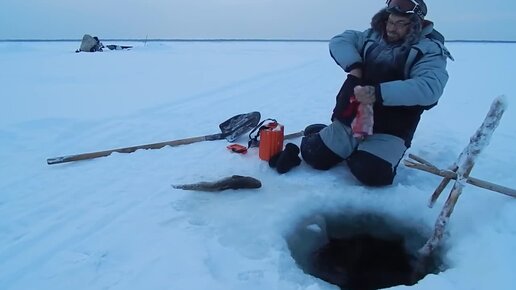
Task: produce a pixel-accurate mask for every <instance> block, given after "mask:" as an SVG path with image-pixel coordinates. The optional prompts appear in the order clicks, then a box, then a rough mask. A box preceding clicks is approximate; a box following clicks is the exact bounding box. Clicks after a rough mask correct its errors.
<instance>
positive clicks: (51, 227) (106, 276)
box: [0, 42, 516, 290]
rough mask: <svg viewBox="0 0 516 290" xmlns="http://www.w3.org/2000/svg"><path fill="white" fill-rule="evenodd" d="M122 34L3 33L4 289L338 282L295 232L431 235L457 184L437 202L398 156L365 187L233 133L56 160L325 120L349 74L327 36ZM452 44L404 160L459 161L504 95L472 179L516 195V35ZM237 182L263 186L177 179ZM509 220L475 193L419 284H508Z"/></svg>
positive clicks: (0, 203)
mask: <svg viewBox="0 0 516 290" xmlns="http://www.w3.org/2000/svg"><path fill="white" fill-rule="evenodd" d="M105 44H109V43H105ZM115 44H129V45H134V48H133V49H132V50H130V51H106V52H102V53H79V54H76V53H74V50H75V49H77V48H78V46H79V43H77V42H0V63H1V64H2V65H1V67H2V69H1V70H0V88H1V96H2V97H1V106H0V289H5V290H8V289H9V290H18V289H20V290H21V289H53V290H57V289H67V290H68V289H76V290H81V289H123V290H128V289H224V290H227V289H282V290H287V289H308V290H316V289H337V287H336V286H334V285H331V284H328V283H326V282H324V281H322V280H320V279H317V278H315V277H312V276H310V275H307V274H305V273H303V271H302V270H301V269H300V268H299V267H298V266H297V265H296V262H295V260H294V259H293V258H292V256H291V253H290V250H289V248H288V244H287V240H288V238H289V237H291V236H292V235H293V234H295V232H296V229H297V228H298V227H299V225H300V224H303V223H304V222H306V221H307V220H310V219H311V218H314V217H317V216H318V215H321V214H322V215H332V214H333V215H346V214H350V215H353V214H359V213H375V214H377V215H380V216H385V217H386V218H389V219H392V220H396V221H398V222H399V223H400V227H402V226H410V227H413V228H415V229H416V230H418V231H421V232H423V233H427V234H429V233H430V232H431V231H432V230H433V226H434V222H435V220H436V218H437V216H438V214H439V212H440V210H441V208H442V206H443V204H444V201H445V199H446V195H447V193H448V191H449V188H450V187H448V189H447V190H445V192H444V193H443V196H442V197H441V198H440V199H439V200H438V202H437V204H436V205H435V207H434V208H432V209H430V208H428V207H427V203H428V199H429V198H430V195H431V193H432V192H433V190H434V189H435V188H436V187H437V185H438V184H439V182H440V180H441V179H440V178H439V177H436V176H433V175H431V174H428V173H425V172H422V171H417V170H413V169H409V168H407V167H404V166H403V165H400V167H399V169H398V175H397V177H396V179H395V184H394V185H392V186H388V187H384V188H368V187H363V186H361V185H360V184H358V182H357V181H355V180H354V179H353V177H352V176H351V174H350V173H349V171H348V169H347V168H346V166H345V165H341V166H338V167H336V168H334V169H332V170H330V171H328V172H321V171H315V170H313V169H311V168H310V167H309V166H307V165H306V164H305V163H302V164H301V166H299V167H296V168H294V169H293V170H292V171H290V172H288V173H286V174H284V175H279V174H278V173H277V172H275V171H274V170H272V169H271V168H269V166H268V164H267V163H266V162H264V161H261V160H259V158H258V152H257V150H256V149H251V150H249V152H248V154H246V155H241V154H234V153H231V152H229V151H228V150H227V149H226V146H227V145H228V143H227V142H226V141H224V140H222V141H210V142H201V143H195V144H190V145H185V146H179V147H165V148H162V149H160V150H139V151H136V152H134V153H131V154H120V153H115V154H112V155H111V156H109V157H103V158H98V159H93V160H88V161H78V162H71V163H66V164H59V165H52V166H49V165H47V164H46V159H47V158H50V157H57V156H63V155H69V154H76V153H84V152H92V151H100V150H106V149H112V148H119V147H127V146H131V145H139V144H147V143H154V142H160V141H167V140H174V139H182V138H187V137H194V136H202V135H207V134H214V133H217V132H218V124H220V123H221V122H223V121H224V120H226V119H228V118H229V117H231V116H234V115H236V114H240V113H246V112H251V111H259V112H261V114H262V118H275V119H277V120H278V121H279V122H280V123H281V124H283V125H284V126H285V132H286V133H291V132H297V131H299V130H302V129H303V128H304V127H305V126H306V125H308V124H312V123H327V122H328V121H329V117H330V114H331V109H332V108H333V102H334V100H335V94H336V92H337V91H338V89H339V87H340V84H341V82H342V80H343V79H344V77H345V75H344V72H343V71H342V70H341V69H340V68H339V67H338V66H337V65H335V64H334V62H333V60H332V59H331V57H330V56H329V53H328V48H327V43H324V42H148V43H146V44H144V43H141V42H134V43H130V42H129V43H115ZM447 46H448V48H449V49H450V51H451V52H452V54H453V55H454V57H455V59H456V61H455V62H450V63H449V66H448V68H449V73H450V81H449V83H448V86H447V88H446V90H445V93H444V95H443V97H442V98H441V100H440V102H439V105H438V106H436V107H435V108H433V109H432V110H430V111H428V112H425V113H424V114H423V117H422V121H421V123H420V126H419V128H418V131H417V133H416V135H415V138H414V141H413V146H412V148H410V149H409V151H408V152H407V153H415V154H417V155H419V156H422V157H424V158H425V159H426V160H429V161H431V162H433V163H434V164H435V165H436V166H438V167H441V168H446V167H448V166H450V165H451V164H452V163H453V162H454V161H456V159H457V157H458V154H460V152H461V151H462V150H463V149H464V147H465V146H466V145H467V144H468V142H469V138H470V137H471V135H472V134H473V133H474V132H475V130H477V128H478V126H479V125H480V124H481V122H482V121H483V119H484V117H485V114H486V113H487V111H488V109H489V106H490V104H491V102H492V101H493V100H494V98H495V97H497V96H499V95H502V94H504V95H506V96H507V104H508V108H507V111H506V112H505V114H504V116H503V117H502V120H501V122H500V125H499V127H498V128H497V129H496V131H495V133H494V135H493V137H492V139H491V141H490V144H489V146H487V147H486V148H485V150H484V151H483V153H482V155H481V156H480V157H479V158H478V159H477V162H476V165H475V168H474V170H473V172H472V173H471V175H472V176H474V177H477V178H481V179H485V180H488V181H491V182H495V183H499V184H501V185H504V186H508V187H511V188H515V187H516V175H515V174H514V171H515V169H516V167H515V165H514V163H513V162H514V160H516V150H514V147H515V144H516V141H515V140H516V129H515V125H514V124H516V114H515V113H514V107H513V106H514V103H515V102H514V97H515V96H516V87H515V86H514V73H513V72H514V67H515V66H516V61H515V60H514V49H515V44H498V43H449V44H447ZM237 141H238V142H239V143H240V144H244V145H245V144H246V143H247V139H246V137H242V138H240V139H238V140H237ZM289 141H290V142H293V143H296V144H299V142H300V139H299V138H298V139H293V140H289ZM233 174H240V175H247V176H252V177H255V178H258V179H260V180H261V182H262V184H263V187H262V188H260V189H258V190H238V191H224V192H221V193H204V192H190V191H183V190H179V189H174V188H172V187H171V184H183V183H193V182H198V181H210V180H216V179H220V178H223V177H227V176H230V175H233ZM515 225H516V199H514V198H511V197H508V196H505V195H502V194H499V193H494V192H491V191H487V190H484V189H481V188H477V187H474V186H471V185H468V186H466V188H465V189H464V192H463V194H462V196H461V197H460V200H459V202H458V203H457V206H456V208H455V211H454V212H453V214H452V216H451V219H450V224H449V226H448V228H447V229H448V235H447V238H446V240H445V245H446V250H445V252H444V253H443V259H444V261H445V263H446V265H447V267H448V269H447V270H446V271H444V272H442V273H440V274H438V275H433V274H431V275H428V276H426V277H425V278H424V279H423V280H421V281H420V282H419V283H418V284H416V285H414V286H411V287H410V288H411V289H412V288H413V289H441V290H447V289H468V290H469V289H478V290H480V289H497V290H509V289H514V287H515V285H516V275H514V274H515V270H514V266H515V262H514V261H515V260H516V226H515ZM308 230H311V231H312V232H320V231H321V230H323V229H321V228H320V227H318V226H316V225H309V227H308ZM407 288H409V287H407V286H398V287H394V288H393V289H407Z"/></svg>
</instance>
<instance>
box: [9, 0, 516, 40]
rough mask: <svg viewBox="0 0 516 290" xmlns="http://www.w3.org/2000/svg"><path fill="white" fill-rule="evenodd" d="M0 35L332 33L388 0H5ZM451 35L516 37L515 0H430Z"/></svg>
mask: <svg viewBox="0 0 516 290" xmlns="http://www.w3.org/2000/svg"><path fill="white" fill-rule="evenodd" d="M0 3H1V4H0V39H63V38H65V39H79V38H81V37H82V35H83V34H84V33H90V34H94V35H98V36H99V37H101V38H104V39H106V38H140V39H143V38H146V37H148V38H176V39H177V38H246V39H249V38H253V39H254V38H267V39H270V38H272V39H328V38H330V37H332V36H333V35H335V34H337V33H340V32H342V31H344V30H345V29H358V30H363V29H365V28H367V27H368V26H369V22H370V20H371V16H372V15H373V14H374V13H375V12H377V11H378V10H379V9H381V8H382V7H384V5H385V1H382V0H88V1H70V0H0ZM426 3H427V5H428V8H429V13H428V16H427V19H429V20H432V21H434V22H435V24H436V28H437V29H438V30H439V31H441V32H442V33H443V34H445V36H446V37H447V39H450V40H452V39H467V40H514V41H516V29H515V28H514V27H516V1H514V0H490V1H475V0H470V1H468V0H427V1H426Z"/></svg>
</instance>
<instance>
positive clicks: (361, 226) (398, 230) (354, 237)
mask: <svg viewBox="0 0 516 290" xmlns="http://www.w3.org/2000/svg"><path fill="white" fill-rule="evenodd" d="M428 237H429V233H428V232H427V233H421V226H418V225H414V226H409V225H407V222H403V221H400V220H396V219H394V218H392V217H388V216H381V215H379V214H375V213H357V214H347V215H324V214H320V215H315V216H312V217H310V218H307V219H305V220H303V221H302V222H301V223H300V224H299V225H298V226H297V227H296V230H295V231H294V232H292V233H291V234H290V235H289V236H288V237H287V243H288V247H289V249H290V252H291V254H292V257H293V258H294V260H295V261H296V262H297V264H298V265H299V267H300V268H301V269H302V270H303V271H304V272H305V273H307V274H310V275H312V276H315V277H317V278H320V279H322V280H324V281H326V282H328V283H331V284H335V285H337V286H339V287H340V288H341V289H346V290H369V289H382V288H387V287H392V286H396V285H408V286H410V285H414V284H415V283H417V281H419V280H421V279H423V278H424V277H425V276H426V275H427V274H430V273H433V274H438V273H439V272H442V271H444V270H445V268H446V267H445V265H444V263H443V259H442V255H443V249H442V248H443V247H441V248H440V249H438V250H436V251H434V253H433V254H432V256H430V257H428V259H426V260H425V261H420V260H418V259H417V258H416V257H417V250H418V249H420V248H421V247H422V246H423V245H424V244H425V242H426V241H427V239H428Z"/></svg>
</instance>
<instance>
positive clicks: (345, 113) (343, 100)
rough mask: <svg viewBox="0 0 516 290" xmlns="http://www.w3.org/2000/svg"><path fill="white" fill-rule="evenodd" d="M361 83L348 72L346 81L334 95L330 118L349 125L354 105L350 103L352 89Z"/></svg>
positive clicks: (354, 110)
mask: <svg viewBox="0 0 516 290" xmlns="http://www.w3.org/2000/svg"><path fill="white" fill-rule="evenodd" d="M361 84H362V80H361V79H359V78H357V77H356V76H354V75H352V74H348V76H347V78H346V81H344V84H343V85H342V87H341V88H340V91H339V93H338V94H337V97H336V104H335V108H333V114H332V116H331V120H332V121H334V120H335V119H337V120H339V121H341V122H343V123H344V124H346V125H348V126H349V125H350V124H351V122H352V121H353V118H354V117H355V112H356V106H354V105H352V104H350V101H349V100H350V98H351V96H353V95H354V89H355V87H356V86H359V85H361Z"/></svg>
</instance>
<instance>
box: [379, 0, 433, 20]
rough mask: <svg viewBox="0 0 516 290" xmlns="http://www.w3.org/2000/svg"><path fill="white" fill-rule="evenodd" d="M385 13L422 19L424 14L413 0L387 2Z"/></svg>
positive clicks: (389, 0) (388, 0)
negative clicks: (415, 16) (408, 15)
mask: <svg viewBox="0 0 516 290" xmlns="http://www.w3.org/2000/svg"><path fill="white" fill-rule="evenodd" d="M386 3H387V11H389V12H396V13H400V14H416V15H417V16H419V18H421V19H424V18H425V14H424V13H423V10H422V9H421V6H420V5H419V4H418V3H417V2H416V1H415V0H387V1H386Z"/></svg>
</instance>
